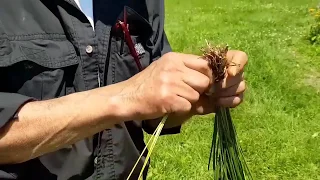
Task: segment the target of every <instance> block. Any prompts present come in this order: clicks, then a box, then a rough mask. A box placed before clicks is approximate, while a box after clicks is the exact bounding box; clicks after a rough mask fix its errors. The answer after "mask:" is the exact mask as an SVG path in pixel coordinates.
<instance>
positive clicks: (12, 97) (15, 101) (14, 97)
mask: <svg viewBox="0 0 320 180" xmlns="http://www.w3.org/2000/svg"><path fill="white" fill-rule="evenodd" d="M31 100H34V99H33V98H31V97H28V96H24V95H21V94H16V93H4V92H0V128H2V127H3V126H4V125H5V124H6V123H7V122H8V121H9V120H11V119H13V118H16V112H17V111H18V110H19V108H20V107H21V106H22V105H23V104H25V103H27V102H28V101H31Z"/></svg>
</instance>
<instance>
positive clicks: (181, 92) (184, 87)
mask: <svg viewBox="0 0 320 180" xmlns="http://www.w3.org/2000/svg"><path fill="white" fill-rule="evenodd" d="M173 88H176V91H175V92H178V93H177V95H178V96H180V97H182V98H184V99H186V100H188V101H189V102H190V103H195V102H197V101H198V100H199V97H200V94H199V92H197V91H196V90H195V89H193V88H192V87H190V86H189V85H188V84H185V83H180V84H178V85H177V86H173Z"/></svg>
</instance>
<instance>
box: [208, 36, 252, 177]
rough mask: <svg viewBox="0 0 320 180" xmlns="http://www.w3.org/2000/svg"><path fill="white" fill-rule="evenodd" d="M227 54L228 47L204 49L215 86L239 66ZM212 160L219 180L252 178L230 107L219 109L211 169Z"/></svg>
mask: <svg viewBox="0 0 320 180" xmlns="http://www.w3.org/2000/svg"><path fill="white" fill-rule="evenodd" d="M227 52H228V46H225V47H221V46H212V45H210V44H209V43H208V42H207V46H206V47H205V48H203V55H202V58H203V59H205V60H207V61H208V64H209V66H210V68H211V69H212V72H213V76H214V77H215V83H218V82H220V81H221V80H223V79H224V78H225V75H226V70H227V68H228V67H229V66H234V65H236V64H233V63H229V62H228V60H227V57H226V56H227ZM211 161H212V164H213V170H214V179H215V180H246V179H252V176H251V174H250V171H249V169H248V167H247V164H246V162H245V159H244V157H243V153H242V150H241V147H240V145H239V143H238V140H237V132H236V129H235V126H234V124H233V122H232V118H231V115H230V111H229V108H222V107H217V110H216V114H215V118H214V127H213V137H212V145H211V151H210V157H209V164H208V169H210V163H211Z"/></svg>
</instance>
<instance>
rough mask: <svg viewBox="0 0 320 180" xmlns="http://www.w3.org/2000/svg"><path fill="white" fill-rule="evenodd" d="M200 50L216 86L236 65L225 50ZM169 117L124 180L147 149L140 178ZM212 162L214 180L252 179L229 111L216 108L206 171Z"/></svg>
mask: <svg viewBox="0 0 320 180" xmlns="http://www.w3.org/2000/svg"><path fill="white" fill-rule="evenodd" d="M202 50H203V55H202V56H201V58H203V59H205V60H207V61H208V66H209V67H210V68H211V69H212V72H213V75H214V77H215V83H218V82H220V81H221V80H223V79H224V78H225V75H226V70H227V68H228V67H229V66H233V65H236V64H233V63H229V62H228V61H227V58H226V55H227V52H228V46H225V47H222V46H212V45H210V44H209V43H208V42H207V46H206V47H205V48H203V49H202ZM168 116H169V115H166V116H164V117H163V118H162V121H161V122H160V123H159V125H158V127H157V129H156V130H155V132H154V133H153V134H152V136H151V138H150V139H149V141H148V143H147V144H146V147H145V148H144V150H143V151H142V153H141V156H140V157H139V158H138V160H137V161H136V164H135V165H134V167H133V168H132V171H131V173H130V174H129V176H128V177H127V180H129V179H130V177H131V176H132V174H133V172H134V169H135V168H136V167H137V164H138V162H139V161H140V159H141V158H142V155H143V154H144V152H145V151H146V149H147V148H149V152H148V154H147V157H146V158H145V162H144V165H143V167H142V169H141V171H140V175H139V177H138V179H139V180H140V179H141V178H142V173H143V171H144V168H145V167H146V164H147V162H148V161H149V158H150V156H151V153H152V151H153V149H154V147H155V144H156V142H157V140H158V137H159V135H160V133H161V131H162V129H163V127H164V125H165V122H166V120H167V118H168ZM211 161H212V164H213V170H214V177H213V179H214V180H252V179H253V178H252V176H251V173H250V171H249V168H248V166H247V164H246V161H245V159H244V156H243V152H242V149H241V147H240V145H239V143H238V139H237V132H236V128H235V126H234V124H233V122H232V118H231V115H230V110H229V108H222V107H216V113H215V117H214V125H213V135H212V144H211V150H210V157H209V163H208V169H209V168H210V163H211Z"/></svg>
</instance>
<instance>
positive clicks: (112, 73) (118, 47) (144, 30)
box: [108, 7, 153, 83]
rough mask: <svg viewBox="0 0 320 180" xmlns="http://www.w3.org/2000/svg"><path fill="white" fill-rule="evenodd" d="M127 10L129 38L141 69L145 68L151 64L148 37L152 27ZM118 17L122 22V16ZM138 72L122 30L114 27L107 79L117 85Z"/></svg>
mask: <svg viewBox="0 0 320 180" xmlns="http://www.w3.org/2000/svg"><path fill="white" fill-rule="evenodd" d="M126 10H127V24H128V30H129V34H130V38H131V40H132V42H133V47H134V48H135V50H136V52H137V54H138V56H139V62H140V64H141V66H142V68H143V69H144V68H146V67H147V66H148V65H149V64H150V62H151V59H150V58H151V50H150V49H151V48H149V47H152V44H150V43H151V41H150V37H151V35H152V32H153V31H152V26H151V25H150V23H149V22H148V21H147V20H146V19H145V18H144V17H142V16H141V15H140V14H139V13H138V12H136V11H134V10H133V9H131V8H130V7H126ZM123 14H124V13H123V12H122V14H121V15H120V17H119V18H118V20H121V21H123V17H124V15H123ZM138 72H139V68H138V66H137V64H136V62H135V60H134V57H133V55H132V54H131V52H130V49H129V44H128V43H127V41H126V38H125V35H124V32H123V30H122V29H121V27H120V26H117V25H115V26H114V27H113V30H112V33H111V49H110V59H109V70H108V73H109V77H113V78H112V82H108V83H117V82H120V81H124V80H127V79H129V78H130V77H132V76H133V75H135V74H136V73H138Z"/></svg>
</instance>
